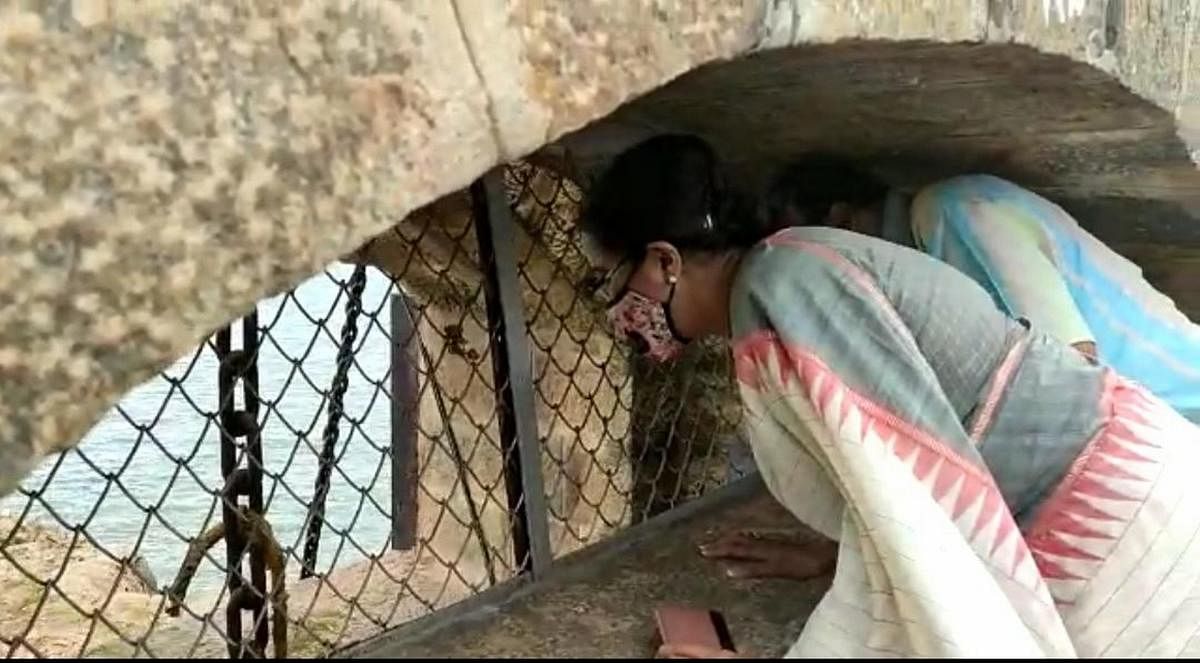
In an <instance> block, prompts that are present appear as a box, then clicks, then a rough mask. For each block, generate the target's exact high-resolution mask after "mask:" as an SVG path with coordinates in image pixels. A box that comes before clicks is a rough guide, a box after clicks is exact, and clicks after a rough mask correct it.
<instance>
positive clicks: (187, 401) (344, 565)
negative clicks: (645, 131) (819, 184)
mask: <svg viewBox="0 0 1200 663" xmlns="http://www.w3.org/2000/svg"><path fill="white" fill-rule="evenodd" d="M500 181H501V184H502V186H500V187H498V189H500V190H502V191H500V192H499V193H497V192H496V191H492V192H491V194H490V195H489V194H488V193H487V190H486V189H485V188H484V187H483V186H482V185H478V186H477V187H476V188H474V189H473V190H472V192H460V193H459V194H456V195H452V196H449V197H447V198H445V199H443V200H441V201H438V202H436V203H434V204H433V205H430V206H428V207H426V208H424V209H422V210H419V211H418V212H416V213H414V214H413V215H411V216H410V217H409V218H407V219H405V220H404V221H403V222H401V223H399V224H397V225H396V226H395V227H394V229H393V230H391V231H389V232H388V233H385V234H384V235H382V236H380V237H379V238H377V239H376V240H374V241H373V242H371V243H369V244H368V245H367V246H365V247H364V248H363V249H361V250H360V251H359V252H357V253H356V254H355V255H353V256H350V257H348V258H347V260H346V261H345V262H339V263H336V264H334V265H332V266H330V267H329V268H328V269H327V270H326V271H325V272H324V273H323V274H319V275H318V276H316V277H314V278H313V279H311V280H309V281H308V282H306V283H304V284H303V285H301V286H300V287H298V288H296V289H295V290H293V291H290V292H288V293H285V294H283V295H280V296H278V297H274V298H271V299H269V300H267V301H264V302H261V303H260V304H259V306H258V307H257V308H256V309H255V311H253V312H252V313H251V314H250V315H248V316H247V317H246V318H244V319H242V320H241V321H238V322H235V323H233V324H231V326H230V328H228V329H226V330H222V331H221V332H219V333H217V334H216V335H214V337H213V338H212V339H210V340H208V341H206V342H205V343H203V344H202V345H201V346H200V347H198V348H197V349H196V350H195V351H194V352H191V353H189V354H188V355H186V356H184V357H182V358H180V359H179V360H178V361H177V362H176V363H175V364H174V365H173V366H172V367H170V368H169V369H167V370H166V371H164V372H163V373H162V374H161V375H160V376H158V377H157V378H155V379H154V380H151V381H149V382H147V383H146V384H144V385H142V386H140V387H139V388H137V389H135V390H133V391H132V392H131V393H130V394H128V395H127V396H126V397H125V398H124V399H123V400H122V401H121V403H120V404H119V405H118V406H117V407H116V408H114V409H113V410H112V411H111V412H110V413H108V414H107V415H106V416H105V417H104V418H103V420H102V421H101V422H100V423H99V424H98V425H97V426H96V427H95V428H94V429H93V430H92V431H91V432H90V433H89V434H88V435H87V437H86V438H85V439H84V440H83V441H82V442H81V444H80V445H79V446H78V447H77V448H75V449H73V450H71V451H69V452H66V453H64V454H61V455H59V456H56V457H53V458H51V459H48V460H47V461H46V462H45V463H44V464H43V465H42V466H41V467H40V468H39V469H38V470H37V471H36V472H34V473H33V475H31V476H30V477H29V478H28V479H27V480H26V481H25V483H24V484H23V486H22V488H21V490H20V491H19V492H18V493H16V494H13V495H11V496H9V497H8V498H6V499H5V500H3V501H2V502H0V583H2V586H3V587H4V591H3V592H0V643H3V646H4V648H5V649H6V652H7V654H8V656H10V657H33V656H38V657H41V656H89V655H92V656H95V655H98V656H125V655H131V656H155V657H164V656H172V657H175V656H186V657H223V656H253V657H263V656H275V657H285V656H293V657H296V656H303V657H307V656H325V655H330V654H333V653H336V652H337V651H338V650H340V649H342V648H344V647H347V646H349V645H351V644H355V643H358V642H361V641H363V640H365V639H369V638H371V637H372V636H374V635H377V634H379V633H381V632H382V631H384V630H387V629H389V628H392V627H395V626H397V625H399V624H401V623H403V622H405V621H408V620H411V619H414V618H417V617H420V616H423V615H425V614H428V613H430V612H432V611H436V610H438V609H439V608H442V607H444V606H447V605H449V604H451V603H454V602H455V601H458V600H461V599H462V598H465V597H467V596H469V595H472V594H475V593H478V592H480V591H482V590H484V589H486V588H487V587H489V586H492V585H494V584H497V583H500V582H503V581H505V580H507V579H509V578H512V577H514V576H515V575H516V574H519V573H522V572H526V571H529V570H531V569H536V568H538V564H545V563H547V562H548V561H550V560H551V559H555V558H558V557H561V556H562V555H565V554H567V553H570V552H572V551H574V550H578V549H580V548H583V547H585V546H588V545H592V544H595V543H596V542H598V541H601V540H602V539H604V538H605V537H607V536H609V535H610V534H612V533H613V532H616V531H618V530H620V529H622V528H625V527H628V526H630V525H631V524H633V523H636V522H639V521H641V520H644V519H646V518H648V517H652V516H653V515H655V514H657V513H661V512H662V511H665V510H667V509H670V508H672V507H673V506H675V505H676V504H679V503H680V502H683V501H686V500H687V499H690V498H692V497H695V496H697V495H699V494H701V493H703V492H704V491H705V490H706V489H708V488H711V487H713V486H716V485H719V484H721V483H723V482H725V481H726V480H727V479H728V478H729V475H730V472H731V471H734V467H735V465H736V463H733V462H731V459H730V457H729V450H730V449H731V448H732V449H735V450H736V449H737V448H738V446H737V444H736V442H733V443H732V444H731V441H733V440H734V439H735V438H734V436H735V431H736V430H737V417H738V409H737V405H736V400H735V398H734V396H733V391H732V382H731V376H730V371H729V365H728V361H727V359H726V353H725V351H724V349H723V348H721V347H717V346H698V347H695V348H692V349H691V350H690V351H689V352H688V353H687V355H686V356H685V357H684V358H683V359H682V360H680V362H679V363H678V364H676V365H674V366H671V367H661V366H655V365H652V364H649V363H644V362H641V361H637V360H631V359H630V358H629V357H628V355H627V354H626V353H625V351H624V349H623V348H622V346H620V345H618V344H616V343H614V340H613V338H612V337H611V336H610V335H609V333H608V332H607V330H606V327H605V324H604V315H603V306H602V303H601V302H599V301H598V300H597V299H596V298H595V297H594V296H593V295H592V294H591V292H590V290H589V287H588V283H589V281H590V279H591V278H592V277H593V276H594V273H593V271H592V269H591V267H590V266H589V265H588V263H587V261H586V259H585V258H584V256H583V254H582V253H581V251H580V243H579V237H578V232H577V230H576V225H575V222H576V218H577V215H578V213H579V209H580V205H581V201H582V198H583V195H584V194H583V190H582V188H581V187H580V185H579V184H577V183H575V182H572V181H570V180H568V179H566V178H564V177H561V176H559V175H557V174H555V172H553V171H551V170H548V169H545V168H540V167H535V166H533V165H530V164H528V163H517V164H512V165H510V166H508V167H506V168H505V169H504V170H503V177H502V178H501V180H500ZM472 193H474V194H475V195H474V197H472V195H471V194H472ZM498 197H499V198H502V200H497V198H498ZM489 204H490V207H489ZM501 208H506V209H510V210H511V211H512V212H513V214H512V217H511V221H510V223H511V224H512V226H511V230H513V232H512V233H511V234H512V236H511V237H500V236H495V237H493V236H492V235H493V234H494V233H492V232H491V229H492V228H494V227H495V224H494V223H493V224H492V225H491V226H489V225H487V222H488V221H489V219H481V216H483V217H486V216H488V214H487V213H486V212H485V211H484V210H485V209H491V210H493V212H494V211H495V210H498V209H501ZM494 215H495V214H494V213H493V216H494ZM493 220H494V219H493ZM502 242H511V244H510V245H508V246H510V247H511V250H499V249H498V247H499V248H501V249H502V248H503V246H502V245H501V243H502ZM506 278H507V279H508V281H505V279H506ZM505 283H508V286H507V290H506V286H505ZM514 303H519V305H520V308H521V309H522V310H520V311H514V310H513V309H514V308H516V306H515V305H514ZM520 323H523V326H524V327H525V333H524V334H523V335H518V334H517V333H516V332H517V331H518V330H519V326H520ZM523 413H524V414H525V416H524V417H523V416H522V414H523ZM533 437H536V439H531V438H533ZM523 438H529V439H523ZM535 469H536V470H539V471H540V473H539V472H538V471H534V470H535ZM543 539H544V541H545V543H546V544H547V545H546V548H548V550H541V551H540V552H539V550H540V549H539V541H540V540H543ZM542 558H545V559H542Z"/></svg>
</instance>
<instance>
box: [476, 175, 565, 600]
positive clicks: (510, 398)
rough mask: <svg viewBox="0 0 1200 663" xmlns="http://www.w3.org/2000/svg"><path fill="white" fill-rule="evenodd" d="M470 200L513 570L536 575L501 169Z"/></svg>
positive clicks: (534, 517)
mask: <svg viewBox="0 0 1200 663" xmlns="http://www.w3.org/2000/svg"><path fill="white" fill-rule="evenodd" d="M471 204H472V212H473V214H474V217H475V235H476V238H477V239H478V240H479V262H480V265H481V267H482V268H483V274H484V293H485V297H486V300H487V314H488V326H489V332H490V334H489V341H490V345H491V355H492V372H493V376H494V379H495V386H496V391H497V394H496V396H497V401H498V403H497V405H498V406H499V407H498V413H497V414H498V417H499V429H500V445H501V449H503V453H504V458H505V463H504V485H505V489H506V492H507V495H508V507H509V514H510V517H511V518H512V527H513V552H514V555H515V560H516V564H517V569H518V571H519V572H521V573H524V572H531V573H532V575H533V576H534V577H538V576H540V575H541V574H542V573H543V572H544V571H545V570H546V569H547V567H548V566H549V565H550V562H551V561H552V556H551V553H550V534H549V525H548V522H547V517H546V495H545V489H544V487H543V482H542V462H541V448H540V443H539V440H538V428H537V415H536V412H535V410H534V393H533V389H534V385H533V374H532V373H533V371H532V368H533V367H532V366H531V365H530V357H531V354H530V350H529V340H528V338H527V337H526V327H525V307H524V304H523V302H522V299H521V284H520V282H519V280H518V279H519V278H520V277H519V274H518V272H517V257H516V249H515V246H514V241H513V240H514V238H515V237H516V235H517V229H516V226H515V225H514V224H513V219H512V209H511V208H510V207H509V205H508V198H507V196H506V194H505V189H504V180H503V171H502V170H501V169H493V170H492V171H490V172H488V173H487V174H485V175H484V176H483V177H481V178H480V179H479V180H476V181H475V183H473V184H472V185H471Z"/></svg>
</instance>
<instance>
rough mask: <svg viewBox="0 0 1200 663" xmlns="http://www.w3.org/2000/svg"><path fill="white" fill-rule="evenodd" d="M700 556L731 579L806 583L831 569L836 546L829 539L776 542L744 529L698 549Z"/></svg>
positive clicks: (834, 562)
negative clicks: (719, 564) (780, 579)
mask: <svg viewBox="0 0 1200 663" xmlns="http://www.w3.org/2000/svg"><path fill="white" fill-rule="evenodd" d="M700 554H701V555H703V556H704V557H707V558H708V559H711V560H715V561H717V562H719V563H721V565H722V566H723V567H724V568H725V573H726V575H728V576H729V577H731V578H739V579H748V578H788V579H791V580H808V579H810V578H816V577H818V576H822V575H825V574H827V573H831V572H832V571H833V570H834V568H835V567H836V566H837V554H838V544H837V542H835V541H828V540H824V541H789V540H786V539H785V540H778V539H774V538H772V537H769V536H764V535H762V534H760V533H758V532H755V531H753V530H746V531H742V532H733V533H730V534H726V535H725V536H722V537H721V538H720V539H718V540H716V541H714V542H712V543H708V544H705V545H702V546H700Z"/></svg>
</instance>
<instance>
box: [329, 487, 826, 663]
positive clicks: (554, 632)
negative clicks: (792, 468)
mask: <svg viewBox="0 0 1200 663" xmlns="http://www.w3.org/2000/svg"><path fill="white" fill-rule="evenodd" d="M747 481H751V480H747ZM752 481H753V483H754V485H756V486H758V487H759V489H758V491H756V492H753V493H751V494H749V495H746V494H742V495H737V496H729V497H726V496H724V495H712V496H710V498H706V500H705V502H706V503H705V504H703V505H699V504H697V505H696V506H701V508H699V509H696V510H695V511H694V512H693V513H691V514H690V515H688V516H687V517H686V518H682V519H679V520H676V521H673V522H670V523H667V524H660V523H658V522H651V523H647V524H645V525H642V526H641V528H644V529H645V531H644V532H638V531H637V530H636V529H635V530H630V531H629V532H626V533H625V534H622V535H619V537H618V538H617V539H614V540H613V541H612V542H611V543H606V544H601V549H599V550H593V551H588V552H589V553H591V554H590V555H589V554H586V553H585V554H583V556H582V557H580V558H579V559H572V558H567V559H565V560H563V566H562V567H561V568H560V570H559V571H560V573H559V575H558V576H557V577H555V578H552V579H549V580H547V581H545V582H543V583H538V584H534V585H530V586H526V587H522V588H520V589H518V590H517V592H515V593H514V595H513V596H511V597H510V598H507V599H503V598H502V599H499V600H496V601H479V602H478V603H479V605H477V606H474V607H472V608H469V609H466V610H461V611H459V612H460V614H453V613H449V614H442V615H432V616H430V617H426V618H425V619H424V620H423V621H420V622H414V623H411V624H407V625H405V626H402V627H400V628H399V629H397V630H396V631H394V632H393V633H390V634H388V635H385V636H383V637H382V638H380V639H378V640H376V641H372V642H366V643H362V644H360V645H357V646H356V647H353V648H351V649H350V650H348V651H346V652H344V654H345V655H346V656H347V657H348V658H460V657H462V658H513V659H516V658H650V657H652V655H653V653H654V639H655V626H654V608H655V607H656V606H657V605H659V604H663V603H671V604H681V605H690V606H693V607H697V608H709V609H715V610H720V611H721V612H722V613H723V614H724V615H725V619H726V621H727V623H728V624H729V630H730V633H731V635H732V637H733V639H734V644H735V645H736V646H737V647H738V648H739V649H740V650H741V651H742V652H745V653H748V654H751V655H756V656H760V657H772V658H773V657H779V656H781V655H782V654H783V653H784V652H785V651H786V650H787V648H788V647H789V646H791V644H792V643H793V642H794V641H795V639H796V638H797V637H798V636H799V635H800V631H801V630H802V629H803V627H804V623H805V622H806V621H807V619H808V616H809V615H810V614H811V613H812V611H813V609H814V608H815V607H816V605H817V602H818V601H820V600H821V597H822V596H823V595H824V594H825V591H826V590H827V589H828V587H829V583H830V580H831V577H830V576H826V577H822V578H816V579H813V580H811V581H807V582H795V581H790V580H731V579H729V578H726V577H724V575H723V574H722V573H721V568H720V567H719V566H718V565H717V564H714V563H712V562H709V561H708V560H705V559H704V558H702V557H700V555H699V554H698V553H697V551H696V547H697V546H698V545H699V544H701V543H704V542H706V541H711V540H712V539H713V538H714V537H717V536H719V535H720V534H721V533H723V532H727V531H734V530H739V529H744V528H761V529H764V530H777V531H780V532H786V533H788V534H789V535H792V536H797V537H805V536H813V535H812V534H810V533H807V532H805V531H804V530H803V528H802V527H800V526H799V524H798V523H797V522H796V520H795V518H794V517H793V516H792V515H790V514H789V513H787V512H786V511H785V510H784V509H783V507H781V506H779V504H778V503H777V502H775V501H774V500H773V499H772V498H771V497H770V496H769V495H767V494H766V493H765V491H763V490H762V488H761V484H760V483H758V481H757V480H756V479H755V480H752ZM737 488H740V486H738V487H734V490H736V489H737ZM711 498H716V499H711ZM612 544H615V545H612ZM610 545H611V548H609V549H604V548H605V547H606V546H610ZM479 598H480V599H484V598H486V597H479Z"/></svg>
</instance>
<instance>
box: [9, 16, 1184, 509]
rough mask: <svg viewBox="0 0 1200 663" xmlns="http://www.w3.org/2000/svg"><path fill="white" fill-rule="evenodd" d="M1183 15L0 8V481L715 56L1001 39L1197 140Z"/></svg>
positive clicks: (1172, 183) (16, 477)
mask: <svg viewBox="0 0 1200 663" xmlns="http://www.w3.org/2000/svg"><path fill="white" fill-rule="evenodd" d="M1197 13H1198V12H1197V2H1196V0H1107V2H1106V1H1105V0H972V1H967V0H941V1H935V0H880V1H878V2H872V3H863V2H855V1H852V0H657V1H655V2H651V1H649V0H644V1H640V2H639V1H633V0H624V1H622V0H616V1H613V2H599V1H598V0H595V1H593V0H578V1H574V2H557V1H553V2H552V1H550V0H545V1H537V0H508V1H506V2H505V1H502V0H475V1H471V2H468V1H467V0H391V1H385V0H375V1H370V0H357V1H353V2H351V1H344V2H338V1H335V0H325V1H308V0H292V1H290V2H267V1H265V0H264V1H254V0H211V1H210V2H204V3H182V2H176V1H175V0H159V1H157V2H133V1H132V0H71V1H67V0H47V1H45V2H36V3H32V2H17V1H14V0H4V1H2V2H0V259H2V261H3V262H2V264H3V267H4V268H3V269H0V494H3V493H7V492H8V491H10V490H11V489H12V487H13V486H14V485H15V483H16V481H18V480H19V479H20V477H21V476H23V474H24V473H25V471H27V470H28V468H29V467H30V466H31V465H32V463H33V462H34V461H35V460H36V458H38V457H40V456H42V455H44V454H46V453H50V452H52V451H55V450H58V449H62V448H65V447H68V446H70V445H72V444H73V443H75V441H77V440H78V439H79V437H80V436H81V435H82V434H83V433H84V432H85V431H86V430H87V428H88V427H89V426H90V425H91V424H92V423H94V422H95V421H96V420H97V419H98V418H99V416H100V415H101V413H102V412H103V411H104V410H105V409H106V408H108V407H110V406H111V405H112V404H113V403H114V402H115V401H116V400H117V399H118V398H119V397H120V396H121V395H122V394H123V393H124V392H125V391H127V390H128V389H129V388H131V387H133V386H134V385H136V384H137V383H139V382H140V381H142V380H144V379H146V378H148V377H149V376H150V375H152V374H153V373H154V372H155V371H156V370H158V369H160V368H161V367H162V366H164V365H165V364H166V363H167V362H169V361H171V360H172V359H173V358H175V357H176V356H177V355H179V354H180V353H182V352H183V351H185V350H186V349H187V348H189V347H192V346H194V345H195V343H196V342H197V341H198V340H199V339H201V338H202V337H204V336H205V335H206V334H208V333H209V332H210V331H211V330H213V329H214V328H216V327H218V326H220V325H221V324H222V323H224V322H225V321H227V320H229V319H231V318H234V317H236V316H238V315H239V314H240V313H241V312H242V311H243V310H245V309H246V308H247V307H248V306H250V305H251V304H252V303H253V302H254V301H256V300H258V299H260V298H262V297H264V296H267V295H270V294H273V293H276V292H279V291H281V290H284V289H286V288H288V287H290V286H292V285H295V284H296V283H298V282H300V281H301V280H302V279H304V278H305V277H306V276H308V275H310V274H312V273H313V272H314V271H316V270H317V269H319V268H320V267H321V266H322V265H324V264H326V263H328V262H329V261H331V260H333V259H335V258H337V257H338V256H340V255H345V254H346V253H348V252H350V251H351V250H353V249H355V248H356V247H358V246H360V245H361V244H362V243H363V242H364V241H365V240H367V239H368V238H370V237H372V236H374V235H377V234H379V233H380V232H382V231H384V230H385V229H387V228H388V227H390V226H392V225H394V224H395V223H396V222H397V221H398V220H400V219H402V218H403V217H405V216H406V215H407V214H408V213H409V212H410V211H412V210H413V209H415V208H417V207H418V206H420V205H422V204H424V203H427V202H429V201H431V200H433V199H435V198H437V197H440V196H441V195H444V194H446V193H449V192H452V191H455V190H458V189H461V188H462V187H463V186H465V185H466V184H467V183H468V182H470V181H471V180H472V179H473V178H474V177H476V176H477V175H479V174H480V173H481V172H483V171H484V170H485V169H487V168H488V167H490V166H492V165H493V164H495V163H497V162H500V161H505V160H509V159H513V158H517V157H520V156H522V155H525V154H527V153H529V152H531V151H533V150H535V149H537V148H538V147H540V146H541V145H543V144H544V143H546V142H548V141H551V140H553V139H555V138H557V137H559V136H560V135H562V134H564V133H566V132H569V131H573V130H576V129H578V128H580V127H581V126H583V125H584V124H586V123H588V122H591V121H593V120H595V119H597V118H601V117H604V116H606V115H608V114H609V113H610V112H612V111H613V110H614V109H616V108H617V107H618V106H620V105H621V104H623V103H625V102H627V101H628V100H630V99H633V98H636V97H638V96H639V95H641V94H643V93H646V92H648V91H650V90H652V89H654V88H656V87H658V86H660V85H662V84H663V83H665V82H667V81H670V80H672V79H674V78H675V77H677V76H679V75H680V74H683V73H685V72H687V71H689V70H691V69H694V68H696V67H698V66H700V65H702V64H704V63H707V62H712V61H714V60H721V59H726V58H732V57H734V56H736V55H740V54H743V53H747V52H750V51H754V50H762V49H782V48H788V47H790V46H792V45H797V44H820V43H830V42H835V41H838V40H844V39H851V38H852V39H859V40H867V41H876V42H878V41H887V40H933V41H945V42H959V41H966V42H1001V43H1006V42H1010V41H1012V42H1016V43H1020V44H1026V45H1028V46H1030V47H1031V48H1032V49H1033V50H1036V51H1038V52H1044V53H1048V54H1058V55H1062V56H1065V57H1064V58H1062V59H1063V60H1064V61H1065V62H1071V61H1077V62H1083V63H1085V64H1089V65H1092V66H1094V67H1097V68H1099V69H1101V70H1103V71H1106V72H1110V73H1111V74H1112V75H1114V76H1115V77H1116V78H1117V79H1118V80H1120V81H1121V82H1122V83H1123V84H1125V85H1127V86H1128V87H1129V88H1130V89H1131V90H1132V91H1133V92H1134V93H1136V94H1137V95H1141V97H1142V98H1143V99H1145V100H1148V101H1149V102H1151V103H1153V104H1155V105H1156V106H1158V107H1160V108H1162V109H1164V111H1165V112H1166V113H1167V114H1168V115H1169V116H1171V117H1172V118H1174V119H1176V120H1178V123H1179V133H1180V134H1181V135H1182V136H1183V137H1184V139H1185V140H1186V141H1187V145H1188V146H1189V148H1190V149H1192V150H1195V149H1197V134H1196V125H1197V117H1196V116H1197V112H1196V108H1197V106H1196V101H1195V96H1196V94H1195V86H1196V85H1197V81H1198V80H1200V76H1197V75H1196V68H1197V66H1200V57H1195V56H1194V55H1193V51H1194V50H1195V48H1194V47H1195V43H1196V40H1197V38H1198V37H1197V33H1198V32H1200V31H1197V30H1196V29H1195V28H1196V26H1197V23H1198V21H1200V16H1198V15H1197ZM1113 34H1115V35H1116V36H1115V37H1113V36H1112V35H1113ZM706 94H708V93H706ZM717 94H719V91H718V92H717ZM1129 98H1130V103H1134V102H1135V101H1137V102H1139V103H1140V100H1138V99H1137V98H1136V97H1134V95H1132V94H1131V95H1129ZM971 121H972V118H970V117H964V118H963V119H962V123H963V125H964V126H969V125H970V122H971ZM747 138H748V139H749V140H744V141H743V142H744V143H745V144H752V143H755V142H759V141H767V140H771V137H769V136H749V137H747ZM1173 172H1174V171H1173ZM1191 174H1192V172H1191V171H1189V173H1188V174H1185V175H1172V176H1171V177H1180V178H1182V179H1181V180H1180V181H1181V182H1182V184H1180V183H1178V182H1176V180H1174V179H1171V180H1170V181H1169V184H1170V186H1169V187H1163V188H1170V189H1171V190H1173V191H1179V190H1180V189H1181V187H1183V188H1186V187H1187V186H1193V185H1194V180H1193V179H1191ZM1049 175H1052V176H1053V175H1054V173H1049ZM1063 175H1069V173H1064V174H1063ZM1164 177H1165V176H1164Z"/></svg>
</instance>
